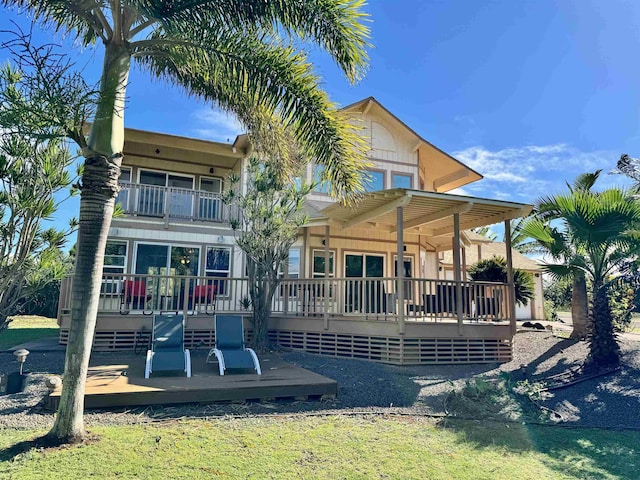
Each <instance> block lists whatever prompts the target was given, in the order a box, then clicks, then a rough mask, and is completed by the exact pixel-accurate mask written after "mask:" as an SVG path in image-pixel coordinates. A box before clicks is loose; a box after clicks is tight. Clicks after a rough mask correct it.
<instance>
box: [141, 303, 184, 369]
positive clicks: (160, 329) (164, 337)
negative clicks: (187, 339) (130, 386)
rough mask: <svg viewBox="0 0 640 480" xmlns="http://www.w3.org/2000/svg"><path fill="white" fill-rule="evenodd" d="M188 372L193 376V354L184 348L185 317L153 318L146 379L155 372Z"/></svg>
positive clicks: (175, 315) (167, 315)
mask: <svg viewBox="0 0 640 480" xmlns="http://www.w3.org/2000/svg"><path fill="white" fill-rule="evenodd" d="M173 371H181V372H186V374H187V377H190V376H191V354H190V353H189V350H187V349H185V348H184V316H182V315H177V314H163V315H154V316H153V332H152V339H151V350H147V363H146V366H145V370H144V378H149V375H151V373H153V372H173Z"/></svg>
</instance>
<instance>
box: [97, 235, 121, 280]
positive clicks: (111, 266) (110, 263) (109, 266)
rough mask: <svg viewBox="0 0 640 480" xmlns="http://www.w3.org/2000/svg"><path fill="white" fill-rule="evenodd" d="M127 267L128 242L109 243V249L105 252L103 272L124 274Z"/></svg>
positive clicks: (110, 241)
mask: <svg viewBox="0 0 640 480" xmlns="http://www.w3.org/2000/svg"><path fill="white" fill-rule="evenodd" d="M126 265H127V242H114V241H112V240H109V241H107V247H106V248H105V251H104V267H103V269H102V271H103V272H104V273H105V274H123V273H125V272H126Z"/></svg>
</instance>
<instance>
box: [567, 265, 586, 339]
mask: <svg viewBox="0 0 640 480" xmlns="http://www.w3.org/2000/svg"><path fill="white" fill-rule="evenodd" d="M571 319H572V321H573V330H572V332H571V338H576V339H582V338H586V337H587V335H588V334H589V330H590V329H591V328H590V327H591V322H590V319H589V299H588V297H587V280H586V279H585V277H584V274H583V273H582V272H579V273H576V274H575V275H574V277H573V292H572V293H571Z"/></svg>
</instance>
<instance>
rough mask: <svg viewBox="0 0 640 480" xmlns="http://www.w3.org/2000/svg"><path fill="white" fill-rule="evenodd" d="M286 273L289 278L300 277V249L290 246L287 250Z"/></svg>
mask: <svg viewBox="0 0 640 480" xmlns="http://www.w3.org/2000/svg"><path fill="white" fill-rule="evenodd" d="M287 263H288V266H289V268H288V274H289V278H299V277H300V249H299V248H292V249H291V250H289V260H288V262H287Z"/></svg>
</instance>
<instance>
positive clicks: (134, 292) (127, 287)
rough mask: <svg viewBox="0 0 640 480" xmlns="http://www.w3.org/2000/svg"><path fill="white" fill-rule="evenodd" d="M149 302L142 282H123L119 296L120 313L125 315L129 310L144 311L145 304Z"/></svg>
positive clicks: (148, 296) (149, 296)
mask: <svg viewBox="0 0 640 480" xmlns="http://www.w3.org/2000/svg"><path fill="white" fill-rule="evenodd" d="M149 300H151V295H150V294H148V293H147V285H146V283H145V282H144V280H124V281H123V282H122V292H121V294H120V313H121V314H123V315H124V314H127V313H129V309H130V308H131V307H133V309H134V310H143V313H144V311H146V304H147V302H149Z"/></svg>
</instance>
